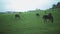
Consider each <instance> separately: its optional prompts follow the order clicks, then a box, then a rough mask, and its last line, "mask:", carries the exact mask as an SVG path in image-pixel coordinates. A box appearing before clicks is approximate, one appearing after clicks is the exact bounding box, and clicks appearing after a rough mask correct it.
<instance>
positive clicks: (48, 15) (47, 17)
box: [43, 13, 53, 23]
mask: <svg viewBox="0 0 60 34" xmlns="http://www.w3.org/2000/svg"><path fill="white" fill-rule="evenodd" d="M43 19H44V22H48V20H49V21H51V22H52V23H53V16H52V14H51V13H49V14H47V15H44V16H43Z"/></svg>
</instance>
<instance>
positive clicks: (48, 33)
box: [0, 10, 60, 34]
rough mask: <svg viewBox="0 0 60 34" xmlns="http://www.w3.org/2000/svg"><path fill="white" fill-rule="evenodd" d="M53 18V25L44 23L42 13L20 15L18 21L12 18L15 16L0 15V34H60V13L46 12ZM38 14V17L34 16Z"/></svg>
mask: <svg viewBox="0 0 60 34" xmlns="http://www.w3.org/2000/svg"><path fill="white" fill-rule="evenodd" d="M46 12H47V13H49V12H51V13H52V14H53V16H54V23H51V22H49V23H44V21H43V19H42V16H43V15H44V14H45V12H44V11H36V12H23V13H20V16H21V17H20V19H18V20H16V19H15V18H14V15H15V14H1V15H0V34H60V15H59V14H60V12H59V11H58V10H56V11H53V10H46ZM36 13H39V14H40V16H36Z"/></svg>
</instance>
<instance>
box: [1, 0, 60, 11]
mask: <svg viewBox="0 0 60 34" xmlns="http://www.w3.org/2000/svg"><path fill="white" fill-rule="evenodd" d="M58 1H59V0H0V5H1V8H2V9H1V8H0V10H5V11H8V10H9V11H26V10H34V9H36V8H39V9H48V8H51V7H52V5H53V4H55V3H57V2H58Z"/></svg>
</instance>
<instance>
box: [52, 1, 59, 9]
mask: <svg viewBox="0 0 60 34" xmlns="http://www.w3.org/2000/svg"><path fill="white" fill-rule="evenodd" d="M54 8H60V2H58V3H57V4H56V5H55V4H53V7H52V9H54Z"/></svg>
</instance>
